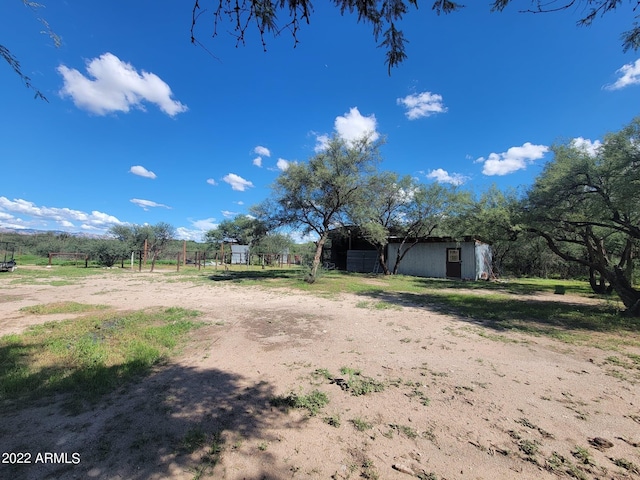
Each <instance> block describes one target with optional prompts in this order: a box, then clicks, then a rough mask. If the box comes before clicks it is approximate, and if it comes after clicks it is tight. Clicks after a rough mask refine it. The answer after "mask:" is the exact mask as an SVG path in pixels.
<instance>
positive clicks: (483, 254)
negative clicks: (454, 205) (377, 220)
mask: <svg viewBox="0 0 640 480" xmlns="http://www.w3.org/2000/svg"><path fill="white" fill-rule="evenodd" d="M400 245H401V240H400V239H394V238H392V239H390V241H389V246H388V249H387V258H388V259H389V263H390V265H393V264H394V262H395V259H396V255H397V254H398V249H399V248H400ZM405 246H406V244H405ZM491 261H492V258H491V247H490V246H489V245H488V244H486V243H483V242H481V241H479V240H476V239H473V238H470V237H465V238H464V239H463V240H461V241H456V240H455V239H452V238H447V237H437V238H425V239H421V240H419V241H418V243H417V244H416V245H414V246H413V247H412V248H411V249H410V250H409V251H408V252H407V254H406V255H405V257H404V258H403V259H402V262H401V263H400V267H399V268H398V273H400V274H403V275H413V276H416V277H431V278H461V279H465V280H479V279H488V278H490V276H491Z"/></svg>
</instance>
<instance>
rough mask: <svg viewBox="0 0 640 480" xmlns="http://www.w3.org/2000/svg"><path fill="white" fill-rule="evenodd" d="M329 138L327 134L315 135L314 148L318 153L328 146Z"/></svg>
mask: <svg viewBox="0 0 640 480" xmlns="http://www.w3.org/2000/svg"><path fill="white" fill-rule="evenodd" d="M329 140H331V137H329V135H318V136H316V146H315V148H314V150H315V152H316V153H320V152H323V151H325V150H326V149H327V148H328V147H329Z"/></svg>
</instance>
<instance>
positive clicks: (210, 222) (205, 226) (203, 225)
mask: <svg viewBox="0 0 640 480" xmlns="http://www.w3.org/2000/svg"><path fill="white" fill-rule="evenodd" d="M191 225H193V227H194V228H197V229H198V230H204V231H207V230H212V229H214V228H218V223H217V222H216V219H215V218H213V217H210V218H203V219H202V220H192V221H191Z"/></svg>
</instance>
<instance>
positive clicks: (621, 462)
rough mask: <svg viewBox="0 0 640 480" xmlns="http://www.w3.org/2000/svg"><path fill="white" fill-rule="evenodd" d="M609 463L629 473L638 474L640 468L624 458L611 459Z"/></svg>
mask: <svg viewBox="0 0 640 480" xmlns="http://www.w3.org/2000/svg"><path fill="white" fill-rule="evenodd" d="M611 461H612V462H613V463H614V465H616V466H618V467H620V468H624V469H625V470H626V471H628V472H629V473H635V474H640V467H638V465H636V464H635V463H633V462H632V461H630V460H627V459H626V458H612V459H611Z"/></svg>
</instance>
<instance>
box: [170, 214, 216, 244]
mask: <svg viewBox="0 0 640 480" xmlns="http://www.w3.org/2000/svg"><path fill="white" fill-rule="evenodd" d="M215 220H216V219H215V218H204V219H202V220H189V221H190V222H191V225H192V227H193V228H186V227H178V228H176V238H177V239H179V240H193V241H195V242H202V241H203V240H204V235H205V233H206V232H207V231H209V230H213V229H214V228H218V224H217V223H216V221H215Z"/></svg>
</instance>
